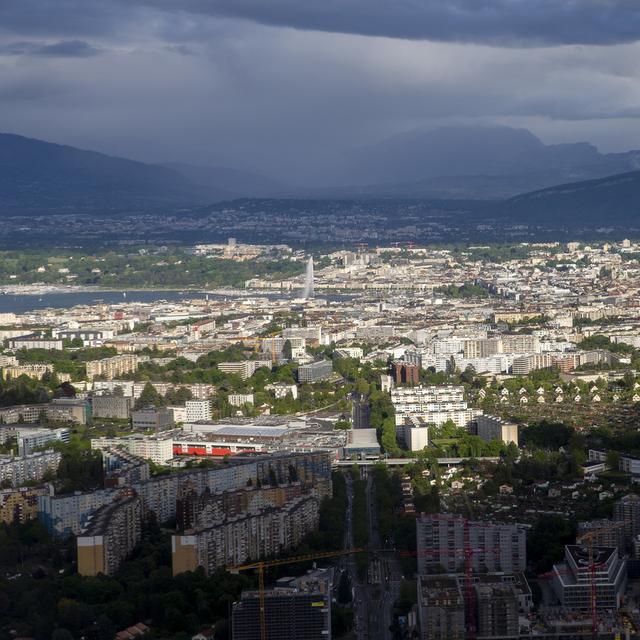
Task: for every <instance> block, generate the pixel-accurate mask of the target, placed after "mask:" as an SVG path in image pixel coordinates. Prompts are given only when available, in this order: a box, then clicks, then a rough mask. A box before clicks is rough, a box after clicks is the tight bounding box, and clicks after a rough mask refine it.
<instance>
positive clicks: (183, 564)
mask: <svg viewBox="0 0 640 640" xmlns="http://www.w3.org/2000/svg"><path fill="white" fill-rule="evenodd" d="M319 518H320V503H319V500H318V498H317V497H316V496H300V497H298V498H295V499H293V500H291V501H290V502H289V503H287V504H285V505H284V506H282V507H280V508H278V507H267V508H265V509H262V510H260V511H258V512H257V513H255V512H254V513H250V512H249V513H244V514H241V515H239V516H236V517H230V518H224V519H223V520H222V521H218V522H216V523H215V524H213V525H210V526H207V527H204V528H200V529H196V530H192V531H186V532H185V533H184V534H177V535H174V536H173V538H172V547H171V548H172V565H173V575H177V574H179V573H182V572H184V571H195V569H196V568H198V567H203V568H204V570H205V572H206V573H207V575H211V574H212V573H214V572H215V570H216V569H219V568H221V567H224V566H229V567H233V566H237V565H240V564H243V563H246V562H250V561H252V560H258V559H260V558H267V557H274V556H278V555H280V554H281V553H283V552H285V551H288V550H290V549H293V548H294V547H296V546H297V545H298V544H300V542H301V541H302V540H303V538H304V537H305V536H306V535H308V534H309V533H311V532H312V531H314V530H315V529H317V527H318V522H319Z"/></svg>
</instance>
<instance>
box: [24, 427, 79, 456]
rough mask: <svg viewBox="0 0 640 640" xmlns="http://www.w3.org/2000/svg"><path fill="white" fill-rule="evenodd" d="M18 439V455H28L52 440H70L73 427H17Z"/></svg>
mask: <svg viewBox="0 0 640 640" xmlns="http://www.w3.org/2000/svg"><path fill="white" fill-rule="evenodd" d="M15 434H16V439H17V440H18V455H20V456H27V455H29V454H30V453H31V452H32V451H33V450H34V449H38V448H40V447H43V446H44V445H46V444H48V443H50V442H69V439H70V438H71V429H68V428H66V427H62V428H60V429H44V428H42V427H37V426H35V427H20V426H18V427H16V428H15Z"/></svg>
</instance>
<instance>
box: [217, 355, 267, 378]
mask: <svg viewBox="0 0 640 640" xmlns="http://www.w3.org/2000/svg"><path fill="white" fill-rule="evenodd" d="M266 366H270V364H269V362H266V361H264V360H242V361H240V362H220V363H219V364H218V369H219V370H220V371H222V372H223V373H233V374H235V375H238V376H240V377H241V378H242V379H243V380H246V379H247V378H250V377H251V376H252V375H253V374H254V373H255V372H256V370H257V369H259V368H260V367H266Z"/></svg>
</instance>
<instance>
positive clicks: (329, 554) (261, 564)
mask: <svg viewBox="0 0 640 640" xmlns="http://www.w3.org/2000/svg"><path fill="white" fill-rule="evenodd" d="M362 551H366V550H365V549H343V550H342V551H324V552H320V553H312V554H308V555H304V556H292V557H290V558H276V559H275V560H258V561H257V562H250V563H248V564H242V565H238V566H236V567H228V570H229V573H240V572H241V571H250V570H251V569H256V570H257V572H258V594H259V598H260V608H259V611H260V640H268V639H267V618H266V609H265V598H264V570H265V569H269V568H271V567H281V566H284V565H288V564H297V563H298V562H309V561H310V560H322V559H323V558H337V557H339V556H348V555H351V554H354V553H360V552H362Z"/></svg>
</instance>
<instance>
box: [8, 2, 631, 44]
mask: <svg viewBox="0 0 640 640" xmlns="http://www.w3.org/2000/svg"><path fill="white" fill-rule="evenodd" d="M148 9H155V10H157V11H159V12H164V13H165V14H173V15H177V14H182V15H188V14H193V15H197V14H202V15H210V16H220V17H229V18H239V19H246V20H251V21H253V22H257V23H261V24H265V25H272V26H278V27H292V28H295V29H303V30H317V31H325V32H334V33H347V34H359V35H365V36H383V37H390V38H401V39H413V40H432V41H438V42H470V43H480V44H494V45H503V46H509V47H514V46H516V47H517V46H525V47H528V46H537V45H559V44H602V45H608V44H619V43H626V42H635V41H637V40H640V1H639V0H2V2H0V30H5V31H7V32H14V33H26V34H29V33H31V34H47V33H58V34H76V35H80V36H83V35H86V36H91V35H98V34H117V33H118V32H119V31H120V30H121V29H123V28H124V29H127V28H129V27H130V25H131V23H132V21H135V20H132V19H135V18H140V17H141V15H142V14H143V13H144V11H145V10H148Z"/></svg>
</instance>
